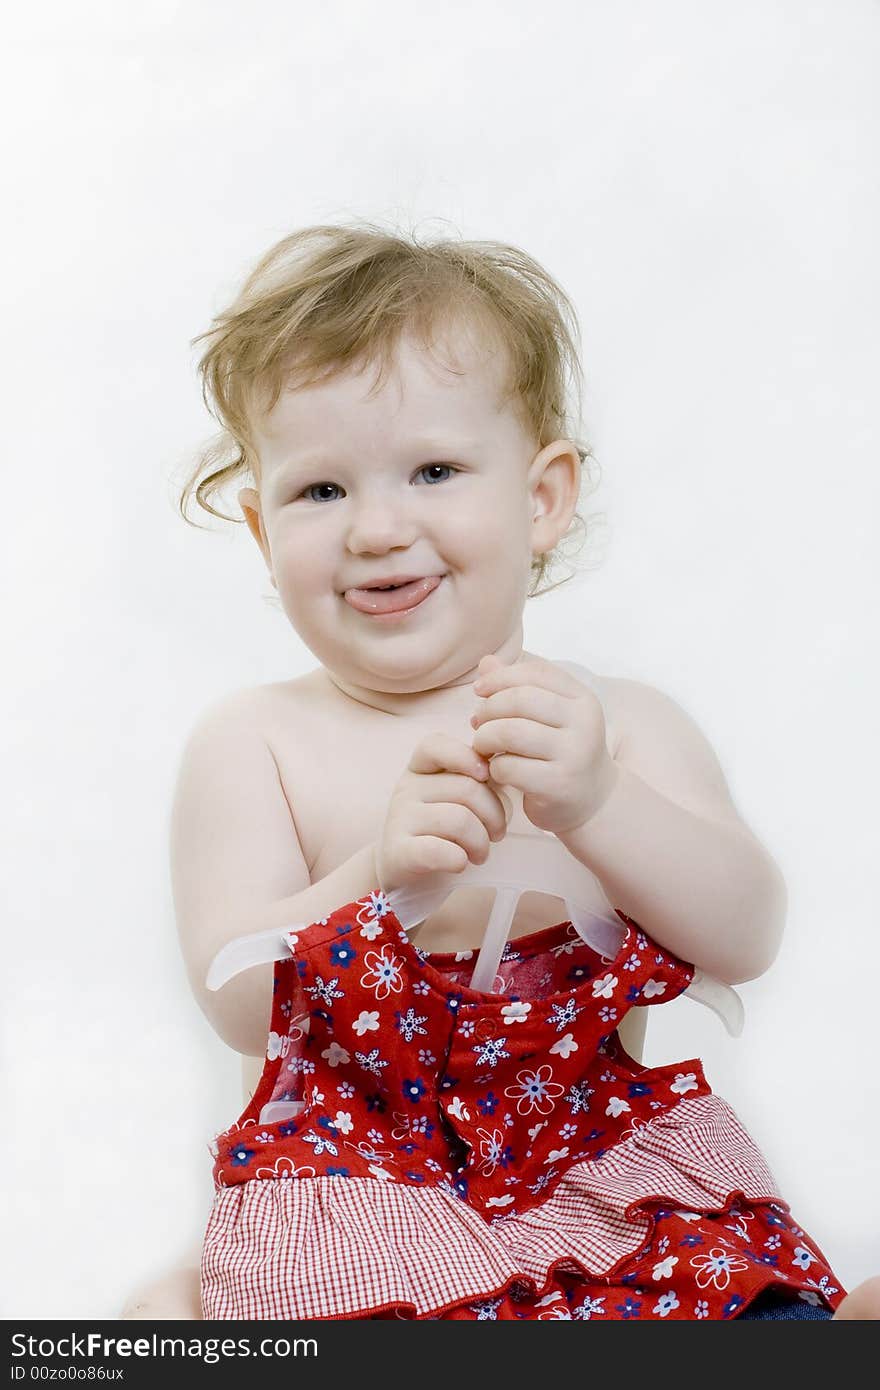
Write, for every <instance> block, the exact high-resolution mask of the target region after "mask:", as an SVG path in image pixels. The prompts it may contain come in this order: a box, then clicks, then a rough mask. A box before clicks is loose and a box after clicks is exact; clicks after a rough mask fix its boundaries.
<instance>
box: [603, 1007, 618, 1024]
mask: <svg viewBox="0 0 880 1390" xmlns="http://www.w3.org/2000/svg"><path fill="white" fill-rule="evenodd" d="M599 1017H600V1018H601V1020H602V1022H603V1023H613V1022H614V1020H615V1019H616V1018H617V1010H616V1009H609V1007H608V1005H607V1004H605V1005H603V1007H602V1008H601V1009H600V1010H599Z"/></svg>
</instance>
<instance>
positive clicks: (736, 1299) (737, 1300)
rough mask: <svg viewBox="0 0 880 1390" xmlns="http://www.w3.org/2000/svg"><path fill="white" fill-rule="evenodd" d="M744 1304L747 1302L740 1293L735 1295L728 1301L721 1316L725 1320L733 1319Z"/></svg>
mask: <svg viewBox="0 0 880 1390" xmlns="http://www.w3.org/2000/svg"><path fill="white" fill-rule="evenodd" d="M744 1302H745V1300H744V1299H743V1298H741V1297H740V1295H739V1294H738V1293H735V1294H733V1296H732V1297H731V1298H729V1299H728V1300H727V1302H726V1303H725V1305H724V1307H723V1308H722V1309H721V1316H722V1317H725V1318H731V1317H733V1315H734V1313H735V1312H736V1310H737V1308H741V1307H742V1305H743V1303H744Z"/></svg>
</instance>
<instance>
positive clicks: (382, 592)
mask: <svg viewBox="0 0 880 1390" xmlns="http://www.w3.org/2000/svg"><path fill="white" fill-rule="evenodd" d="M441 578H442V576H441V575H439V574H432V575H430V576H428V577H427V578H425V579H413V580H412V582H411V583H409V584H401V586H400V588H399V589H346V591H345V597H346V600H347V602H348V603H350V604H351V606H352V608H356V609H357V610H358V612H359V613H399V612H400V611H401V610H402V609H404V608H414V607H415V605H416V604H417V603H421V602H422V600H423V599H426V598H427V597H428V595H429V594H432V593H433V592H434V590H435V589H436V588H437V585H438V584H439V583H440V580H441Z"/></svg>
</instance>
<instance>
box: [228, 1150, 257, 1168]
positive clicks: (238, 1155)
mask: <svg viewBox="0 0 880 1390" xmlns="http://www.w3.org/2000/svg"><path fill="white" fill-rule="evenodd" d="M253 1156H254V1151H253V1149H246V1148H245V1146H244V1144H236V1146H235V1148H234V1149H233V1150H232V1152H231V1154H230V1158H231V1159H232V1162H233V1163H234V1165H235V1167H236V1168H243V1167H244V1166H245V1164H246V1163H247V1161H248V1159H250V1158H253Z"/></svg>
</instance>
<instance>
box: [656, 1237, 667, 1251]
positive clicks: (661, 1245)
mask: <svg viewBox="0 0 880 1390" xmlns="http://www.w3.org/2000/svg"><path fill="white" fill-rule="evenodd" d="M668 1249H669V1237H668V1236H661V1237H660V1239H659V1240H658V1242H657V1254H658V1255H665V1254H666V1251H667V1250H668Z"/></svg>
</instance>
